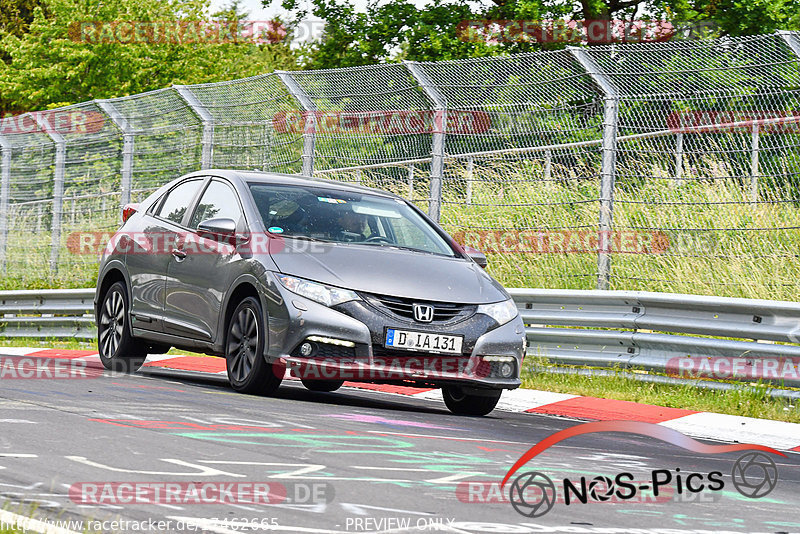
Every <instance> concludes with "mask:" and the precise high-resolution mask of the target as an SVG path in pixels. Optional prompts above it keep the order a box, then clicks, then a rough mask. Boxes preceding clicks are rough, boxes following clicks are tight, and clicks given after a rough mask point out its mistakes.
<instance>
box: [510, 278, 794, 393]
mask: <svg viewBox="0 0 800 534" xmlns="http://www.w3.org/2000/svg"><path fill="white" fill-rule="evenodd" d="M509 292H510V293H511V295H512V296H513V297H514V300H515V301H516V302H517V306H518V307H519V309H520V313H521V314H522V317H523V320H524V321H525V324H526V326H527V337H528V344H529V348H528V354H531V355H540V356H543V357H546V358H548V359H549V360H553V361H555V362H557V363H559V364H566V365H588V366H593V367H604V368H608V367H619V368H637V369H645V370H650V371H658V372H662V373H667V374H670V375H675V376H682V377H697V376H699V377H703V378H724V379H742V380H752V381H755V380H764V381H766V382H771V383H778V384H782V385H786V386H798V385H800V370H798V364H800V346H798V345H797V344H798V343H800V304H795V303H793V302H783V301H771V300H755V299H743V298H728V297H711V296H700V295H682V294H673V293H648V292H638V291H597V290H594V291H581V290H553V289H509ZM724 338H727V339H724ZM730 338H734V339H730Z"/></svg>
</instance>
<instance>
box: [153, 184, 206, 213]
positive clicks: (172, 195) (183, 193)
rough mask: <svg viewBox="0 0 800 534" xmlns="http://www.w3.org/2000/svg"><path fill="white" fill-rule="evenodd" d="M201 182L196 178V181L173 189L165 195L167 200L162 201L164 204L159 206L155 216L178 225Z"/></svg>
mask: <svg viewBox="0 0 800 534" xmlns="http://www.w3.org/2000/svg"><path fill="white" fill-rule="evenodd" d="M201 182H202V180H200V179H199V178H198V179H196V180H189V181H187V182H183V183H182V184H180V185H178V186H177V187H175V188H173V189H172V190H171V191H170V192H169V193H167V198H166V199H165V200H164V203H163V204H161V208H159V210H158V213H157V214H156V215H158V216H159V217H162V218H164V219H168V220H170V221H172V222H174V223H177V224H180V222H181V221H182V220H183V216H184V214H186V210H187V209H188V207H189V203H190V202H191V201H192V199H193V198H194V195H195V193H197V188H198V187H200V183H201Z"/></svg>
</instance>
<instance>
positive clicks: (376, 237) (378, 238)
mask: <svg viewBox="0 0 800 534" xmlns="http://www.w3.org/2000/svg"><path fill="white" fill-rule="evenodd" d="M364 242H365V243H391V241H389V239H388V238H386V237H383V236H382V235H374V236H372V237H368V238H367V239H366V240H364Z"/></svg>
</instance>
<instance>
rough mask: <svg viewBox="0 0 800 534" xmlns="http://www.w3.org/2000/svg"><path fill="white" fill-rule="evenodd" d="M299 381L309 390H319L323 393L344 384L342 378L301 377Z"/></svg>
mask: <svg viewBox="0 0 800 534" xmlns="http://www.w3.org/2000/svg"><path fill="white" fill-rule="evenodd" d="M300 381H301V382H302V383H303V385H304V386H305V387H306V389H307V390H309V391H321V392H324V393H330V392H331V391H336V390H337V389H339V388H340V387H342V385H344V380H314V379H308V378H301V379H300Z"/></svg>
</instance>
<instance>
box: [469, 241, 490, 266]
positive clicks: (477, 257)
mask: <svg viewBox="0 0 800 534" xmlns="http://www.w3.org/2000/svg"><path fill="white" fill-rule="evenodd" d="M464 252H466V253H467V256H469V257H470V258H472V261H474V262H475V263H477V264H478V265H479V266H480V267H482V268H483V269H485V268H486V265H487V263H488V262H487V261H486V255H485V254H484V253H483V252H481V251H480V250H478V249H476V248H472V247H468V246H464Z"/></svg>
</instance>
